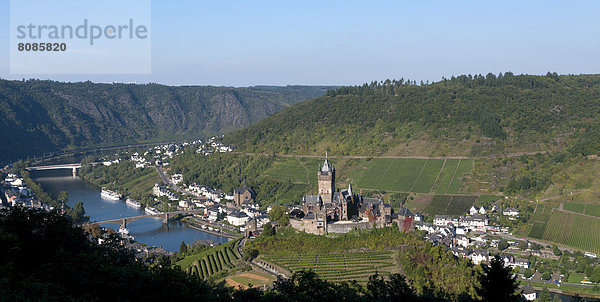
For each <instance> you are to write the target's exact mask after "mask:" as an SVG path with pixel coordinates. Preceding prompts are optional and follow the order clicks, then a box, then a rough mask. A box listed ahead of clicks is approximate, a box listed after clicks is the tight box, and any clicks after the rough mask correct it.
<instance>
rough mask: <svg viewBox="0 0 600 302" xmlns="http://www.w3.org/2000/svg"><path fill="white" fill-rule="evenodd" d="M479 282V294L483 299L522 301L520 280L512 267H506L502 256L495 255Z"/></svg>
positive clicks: (491, 300)
mask: <svg viewBox="0 0 600 302" xmlns="http://www.w3.org/2000/svg"><path fill="white" fill-rule="evenodd" d="M479 283H480V284H479V286H478V287H477V294H479V296H480V297H481V298H482V300H483V301H490V302H494V301H498V302H500V301H521V292H520V291H519V290H518V289H519V286H518V282H517V281H516V278H515V277H513V276H512V272H511V270H510V268H508V267H504V261H503V260H502V259H501V258H500V256H495V257H494V258H493V259H492V260H491V262H490V265H489V266H488V267H486V268H484V273H483V274H482V275H481V277H480V279H479Z"/></svg>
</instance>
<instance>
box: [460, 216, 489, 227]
mask: <svg viewBox="0 0 600 302" xmlns="http://www.w3.org/2000/svg"><path fill="white" fill-rule="evenodd" d="M488 221H489V220H488V218H487V216H485V215H480V214H476V215H473V216H469V217H464V218H462V219H461V220H460V226H464V227H473V228H484V227H485V226H486V225H487V224H488Z"/></svg>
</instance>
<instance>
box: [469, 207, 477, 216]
mask: <svg viewBox="0 0 600 302" xmlns="http://www.w3.org/2000/svg"><path fill="white" fill-rule="evenodd" d="M477 213H479V209H478V208H477V207H476V206H471V208H470V209H469V214H471V215H475V214H477Z"/></svg>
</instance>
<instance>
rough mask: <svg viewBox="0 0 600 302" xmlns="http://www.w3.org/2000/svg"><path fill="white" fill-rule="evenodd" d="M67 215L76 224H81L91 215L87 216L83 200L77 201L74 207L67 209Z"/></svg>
mask: <svg viewBox="0 0 600 302" xmlns="http://www.w3.org/2000/svg"><path fill="white" fill-rule="evenodd" d="M66 216H67V218H69V219H70V220H71V222H73V223H74V224H81V223H84V222H86V221H88V220H90V216H85V209H84V208H83V202H81V201H77V202H76V203H75V205H73V208H69V209H67V210H66Z"/></svg>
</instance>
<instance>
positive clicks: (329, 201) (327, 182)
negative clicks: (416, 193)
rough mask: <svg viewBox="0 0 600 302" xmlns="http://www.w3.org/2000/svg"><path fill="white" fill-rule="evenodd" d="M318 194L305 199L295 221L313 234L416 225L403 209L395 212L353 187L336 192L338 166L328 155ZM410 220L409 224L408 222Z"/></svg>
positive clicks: (295, 224) (320, 167)
mask: <svg viewBox="0 0 600 302" xmlns="http://www.w3.org/2000/svg"><path fill="white" fill-rule="evenodd" d="M317 181H318V194H317V195H305V196H304V197H303V198H302V213H300V215H296V217H297V218H298V219H292V226H294V228H296V229H298V230H301V231H306V232H308V233H313V234H327V233H328V232H331V233H345V232H348V231H350V230H351V229H357V228H359V229H363V228H372V227H373V225H374V224H375V225H376V226H377V227H384V226H388V225H391V224H392V223H393V222H397V223H398V226H399V227H400V228H401V229H408V228H410V226H411V225H412V217H413V214H412V212H410V210H408V209H407V208H404V207H401V208H400V211H399V213H394V212H393V210H392V207H391V205H390V204H388V203H384V201H383V200H382V199H379V198H369V197H364V196H362V195H359V194H356V193H355V192H354V191H353V190H352V184H350V183H349V184H348V188H347V189H344V190H342V191H339V192H336V191H335V166H334V165H333V164H332V163H330V162H329V159H328V158H327V156H325V161H324V162H323V164H322V165H319V170H318V171H317ZM407 220H408V225H407V224H406V221H407Z"/></svg>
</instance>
